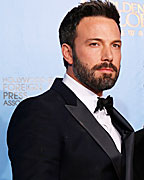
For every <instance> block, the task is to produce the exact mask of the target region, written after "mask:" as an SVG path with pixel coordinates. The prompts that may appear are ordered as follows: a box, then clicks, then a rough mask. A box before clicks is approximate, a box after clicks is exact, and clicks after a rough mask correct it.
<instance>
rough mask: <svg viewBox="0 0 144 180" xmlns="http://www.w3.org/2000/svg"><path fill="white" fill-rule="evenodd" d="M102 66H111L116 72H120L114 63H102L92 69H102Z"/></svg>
mask: <svg viewBox="0 0 144 180" xmlns="http://www.w3.org/2000/svg"><path fill="white" fill-rule="evenodd" d="M102 68H111V69H113V70H114V71H115V72H118V69H117V67H116V66H115V65H113V64H112V63H106V62H105V63H102V64H99V65H95V66H94V67H93V68H92V70H93V71H95V70H100V69H102Z"/></svg>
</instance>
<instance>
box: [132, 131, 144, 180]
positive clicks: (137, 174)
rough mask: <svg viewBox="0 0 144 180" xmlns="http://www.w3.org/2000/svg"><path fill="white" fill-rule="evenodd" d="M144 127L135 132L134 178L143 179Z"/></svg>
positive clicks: (135, 179)
mask: <svg viewBox="0 0 144 180" xmlns="http://www.w3.org/2000/svg"><path fill="white" fill-rule="evenodd" d="M143 153H144V129H141V130H139V131H137V132H136V133H135V146H134V180H143V179H144V155H143Z"/></svg>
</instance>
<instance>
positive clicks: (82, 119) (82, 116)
mask: <svg viewBox="0 0 144 180" xmlns="http://www.w3.org/2000/svg"><path fill="white" fill-rule="evenodd" d="M65 106H66V108H67V109H68V110H69V111H70V113H71V114H72V115H73V116H74V117H75V119H76V120H77V121H78V123H80V124H81V126H82V127H83V128H85V129H86V130H87V132H88V133H89V134H90V136H91V137H92V138H93V139H94V140H95V141H96V143H98V144H99V145H100V146H101V148H102V149H103V150H104V151H105V153H106V154H107V155H108V156H109V158H110V159H111V161H112V163H113V166H114V168H115V170H116V173H117V175H118V177H119V179H120V178H121V170H120V168H119V167H121V157H122V155H121V154H120V153H119V151H118V150H117V148H116V146H115V144H114V142H113V140H112V138H111V137H110V136H109V134H108V133H107V132H106V131H105V130H104V129H103V128H102V127H101V125H100V124H99V123H98V122H97V121H96V119H95V118H94V116H93V115H92V114H91V112H90V111H89V110H88V109H87V108H86V106H85V105H84V104H83V103H82V102H81V101H80V100H79V99H77V105H76V106H73V105H65Z"/></svg>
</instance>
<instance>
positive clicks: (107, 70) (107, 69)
mask: <svg viewBox="0 0 144 180" xmlns="http://www.w3.org/2000/svg"><path fill="white" fill-rule="evenodd" d="M98 71H104V72H113V71H114V70H113V69H112V68H105V67H103V68H101V69H98Z"/></svg>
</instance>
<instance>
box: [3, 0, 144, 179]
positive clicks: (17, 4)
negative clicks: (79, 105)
mask: <svg viewBox="0 0 144 180" xmlns="http://www.w3.org/2000/svg"><path fill="white" fill-rule="evenodd" d="M81 2H82V1H81ZM83 2H84V1H83ZM112 2H113V3H114V4H115V5H116V6H117V8H118V10H119V12H120V14H121V27H122V63H121V72H120V77H119V79H118V82H117V84H116V86H115V87H114V88H113V89H111V90H110V91H107V92H106V94H111V95H112V96H113V97H114V105H115V107H116V108H117V109H118V110H119V111H120V112H121V113H122V114H123V115H124V116H125V117H126V119H127V120H128V121H129V122H130V123H131V125H132V126H133V127H134V129H135V130H138V129H141V128H143V125H144V119H143V118H144V110H143V108H144V46H143V44H144V1H143V0H124V1H123V0H114V1H112ZM79 3H80V0H72V1H67V0H56V1H55V0H53V1H48V0H5V1H2V0H1V1H0V71H1V73H0V180H11V179H12V175H11V167H10V162H9V159H8V155H7V154H8V152H7V145H6V133H7V127H8V123H9V120H10V117H11V115H12V112H13V111H14V109H15V108H16V106H17V105H18V103H19V102H20V101H22V100H23V99H25V98H27V97H29V96H34V95H38V94H40V93H42V92H44V91H46V90H47V89H49V87H50V86H51V84H52V82H53V80H54V78H55V77H63V74H64V73H65V68H64V66H63V60H62V54H61V49H60V45H59V40H58V28H59V25H60V22H61V20H62V19H63V17H64V16H65V14H66V13H67V11H68V10H70V9H71V8H72V7H73V6H75V5H78V4H79Z"/></svg>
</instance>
